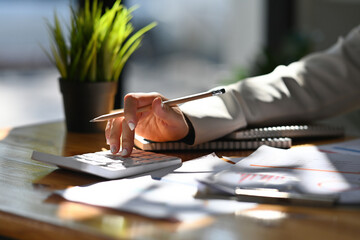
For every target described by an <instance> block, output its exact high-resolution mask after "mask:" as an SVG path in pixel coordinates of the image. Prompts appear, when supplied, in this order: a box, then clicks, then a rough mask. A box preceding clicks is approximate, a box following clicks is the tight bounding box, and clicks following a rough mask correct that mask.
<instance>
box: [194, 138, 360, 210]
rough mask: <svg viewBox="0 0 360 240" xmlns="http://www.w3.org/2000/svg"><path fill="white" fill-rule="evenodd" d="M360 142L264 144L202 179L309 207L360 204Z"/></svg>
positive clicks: (221, 190)
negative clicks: (290, 145)
mask: <svg viewBox="0 0 360 240" xmlns="http://www.w3.org/2000/svg"><path fill="white" fill-rule="evenodd" d="M359 175H360V141H359V140H353V141H349V142H344V143H339V144H334V145H323V146H318V147H297V148H292V149H288V150H284V149H277V148H272V147H268V146H262V147H260V148H259V149H258V150H257V151H255V152H254V153H253V154H252V155H250V156H249V157H247V158H244V159H242V160H241V161H240V162H238V163H237V164H235V165H234V166H233V167H231V168H230V169H227V170H224V171H221V172H218V173H215V174H212V175H211V176H209V177H207V178H206V179H203V180H200V182H202V183H203V184H204V185H206V186H207V188H208V190H209V189H210V190H212V192H213V193H216V194H220V195H221V194H223V195H224V194H228V195H233V196H236V197H238V199H261V200H263V201H266V200H267V201H272V202H274V201H275V200H278V201H280V202H288V203H299V204H306V205H332V204H335V203H337V204H359V203H360V179H359Z"/></svg>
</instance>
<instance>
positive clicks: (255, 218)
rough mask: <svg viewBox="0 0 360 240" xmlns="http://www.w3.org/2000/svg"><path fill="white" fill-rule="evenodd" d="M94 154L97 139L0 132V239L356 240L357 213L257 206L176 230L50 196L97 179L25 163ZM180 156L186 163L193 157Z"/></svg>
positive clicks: (43, 131) (46, 131)
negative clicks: (47, 156) (45, 156)
mask: <svg viewBox="0 0 360 240" xmlns="http://www.w3.org/2000/svg"><path fill="white" fill-rule="evenodd" d="M102 147H106V145H105V141H104V137H103V134H74V133H68V134H67V133H66V131H65V127H64V124H63V123H62V122H57V123H49V124H41V125H34V126H28V127H22V128H15V129H3V130H1V131H0V192H1V194H0V235H2V236H7V237H10V238H16V239H129V238H135V239H136V238H137V239H170V238H171V239H224V240H225V239H252V240H256V239H277V240H278V239H302V240H303V239H306V240H308V239H326V240H329V239H336V240H338V239H342V240H343V239H358V238H359V236H360V209H358V208H349V207H336V208H311V207H295V206H279V205H258V206H257V207H255V208H253V209H250V210H244V211H241V212H238V213H236V214H234V215H225V216H216V217H211V218H210V217H209V218H206V219H203V220H201V221H197V222H189V223H177V222H167V221H160V220H153V219H149V218H145V217H142V216H137V215H132V214H128V213H123V212H119V211H114V210H109V209H104V208H99V207H93V206H88V205H82V204H77V203H72V202H67V201H63V200H61V199H60V198H58V197H55V196H54V195H52V194H51V192H52V190H54V189H64V188H66V187H69V186H73V185H82V184H87V183H94V182H97V181H101V180H103V179H100V178H97V177H92V176H89V175H86V174H79V173H74V172H71V171H65V170H56V168H55V167H49V166H48V165H45V164H41V163H39V162H36V161H33V160H31V159H30V155H31V152H32V150H38V151H44V152H48V153H52V154H63V155H74V154H80V153H85V152H93V151H97V150H100V149H101V148H102ZM198 154H201V155H203V154H205V153H198ZM231 154H234V155H246V154H249V152H237V153H236V152H234V153H231ZM227 155H230V154H227ZM182 156H183V157H184V158H185V159H188V158H192V157H195V156H196V154H195V155H193V154H184V155H182ZM0 238H1V237H0Z"/></svg>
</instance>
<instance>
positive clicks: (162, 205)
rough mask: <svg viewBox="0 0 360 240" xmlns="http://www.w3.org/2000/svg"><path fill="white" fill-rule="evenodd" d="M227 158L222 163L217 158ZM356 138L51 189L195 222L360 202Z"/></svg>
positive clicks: (212, 156) (213, 158) (263, 148)
mask: <svg viewBox="0 0 360 240" xmlns="http://www.w3.org/2000/svg"><path fill="white" fill-rule="evenodd" d="M224 159H227V161H224ZM359 176H360V139H357V140H354V141H349V142H344V143H340V144H335V145H323V146H319V147H297V148H292V149H288V150H284V149H279V148H274V147H269V146H261V147H259V148H258V149H257V150H256V151H255V152H254V153H253V154H252V155H250V156H249V157H246V158H226V157H224V158H223V159H220V158H218V157H217V156H216V155H215V154H210V155H206V156H203V157H201V158H198V159H195V160H191V161H187V162H185V163H183V165H182V166H181V167H180V168H177V169H174V167H170V168H165V169H162V170H158V171H154V172H151V173H149V174H148V175H145V176H138V177H134V178H126V179H119V180H112V181H104V182H99V183H96V184H92V185H87V186H78V187H72V188H69V189H66V190H62V191H57V192H56V193H57V194H59V195H61V196H62V197H64V198H65V199H67V200H70V201H75V202H81V203H86V204H92V205H96V206H102V207H108V208H112V209H117V210H121V211H126V212H131V213H135V214H139V215H143V216H147V217H151V218H160V219H171V220H175V221H189V220H197V219H199V218H203V217H207V216H209V215H214V214H232V213H235V212H238V211H241V210H244V209H249V208H254V207H256V204H257V203H258V202H260V203H261V202H275V203H291V204H292V203H294V204H304V205H314V206H315V205H316V206H319V205H320V206H329V205H333V204H359V203H360V178H359Z"/></svg>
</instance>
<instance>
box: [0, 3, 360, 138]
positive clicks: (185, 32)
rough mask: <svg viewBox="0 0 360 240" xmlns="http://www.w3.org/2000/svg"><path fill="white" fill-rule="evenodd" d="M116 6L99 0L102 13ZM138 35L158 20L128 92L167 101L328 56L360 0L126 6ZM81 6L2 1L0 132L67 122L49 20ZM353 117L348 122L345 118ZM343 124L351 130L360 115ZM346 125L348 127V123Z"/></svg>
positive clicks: (131, 69)
mask: <svg viewBox="0 0 360 240" xmlns="http://www.w3.org/2000/svg"><path fill="white" fill-rule="evenodd" d="M112 3H113V1H110V0H104V4H105V5H108V6H110V5H112ZM123 3H124V4H125V5H127V6H133V5H135V4H138V5H139V6H140V7H139V8H138V9H137V10H136V11H135V12H134V14H133V15H134V18H133V24H134V26H135V27H136V28H140V27H142V26H145V25H146V24H148V23H150V22H152V21H157V22H158V26H157V27H156V28H155V29H153V30H151V32H149V33H148V34H147V35H146V36H145V38H144V40H143V44H142V47H141V48H140V49H139V50H138V51H137V52H136V53H135V54H134V55H133V57H132V58H131V59H130V61H129V62H128V63H127V65H126V67H125V69H124V72H123V75H122V81H121V82H122V84H121V85H120V88H119V94H118V96H117V100H118V101H117V103H116V104H117V106H116V107H117V108H119V107H121V101H120V100H121V99H122V96H123V95H124V94H125V93H128V92H134V91H136V92H139V91H143V92H149V91H157V92H161V93H163V94H164V95H165V96H167V97H169V98H172V97H178V96H182V95H186V94H192V93H196V92H200V91H204V90H207V89H209V88H211V87H214V86H217V85H222V84H227V83H231V82H234V81H236V80H239V79H242V78H245V77H249V76H254V75H259V74H264V73H267V72H270V71H272V70H273V69H274V67H275V66H277V65H279V64H288V63H290V62H292V61H295V60H297V59H299V58H301V57H302V56H304V55H306V54H308V53H309V52H312V51H320V50H323V49H326V48H328V47H330V46H331V45H332V44H333V43H335V42H336V41H337V39H338V38H339V36H344V35H345V34H346V33H348V32H349V31H350V30H351V29H352V28H354V27H355V26H357V25H358V24H359V23H360V14H359V13H360V0H196V1H192V0H181V1H179V0H124V1H123ZM82 5H83V1H82V0H78V1H76V0H0V113H1V117H0V127H16V126H22V125H26V124H37V123H42V122H48V121H57V120H61V119H64V114H63V106H62V99H61V94H60V91H59V87H58V82H57V81H58V76H59V75H58V73H57V70H56V69H55V68H54V66H52V64H51V63H50V62H49V60H48V59H47V57H46V55H45V54H44V52H43V50H42V47H43V48H45V49H48V48H49V42H50V41H49V34H48V31H47V26H46V19H48V20H50V22H51V21H52V18H53V14H54V11H56V12H57V14H58V15H59V16H60V18H61V19H62V21H63V22H64V23H66V24H67V23H68V22H69V17H70V15H69V14H70V11H69V6H73V7H75V8H78V7H81V6H82ZM348 116H350V118H349V117H348ZM344 119H345V118H343V117H340V118H334V120H330V121H335V122H339V121H346V124H347V125H348V126H350V128H349V129H350V131H357V127H359V126H357V125H358V124H356V123H358V122H360V114H359V113H358V112H355V113H351V114H349V115H347V117H346V120H344ZM349 119H350V120H349Z"/></svg>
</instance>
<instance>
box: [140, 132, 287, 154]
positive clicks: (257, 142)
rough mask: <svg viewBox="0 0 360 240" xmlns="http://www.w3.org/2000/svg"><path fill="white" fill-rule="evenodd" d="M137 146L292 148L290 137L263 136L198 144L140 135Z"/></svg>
mask: <svg viewBox="0 0 360 240" xmlns="http://www.w3.org/2000/svg"><path fill="white" fill-rule="evenodd" d="M134 142H135V146H136V147H137V148H139V149H142V150H146V151H176V150H247V149H249V150H250V149H257V148H258V147H260V146H261V145H268V146H272V147H278V148H290V147H291V139H290V138H261V139H251V140H228V139H218V140H215V141H210V142H206V143H201V144H197V145H194V146H193V145H188V144H186V143H183V142H153V141H150V140H147V139H145V138H143V137H140V136H137V135H136V136H135V141H134Z"/></svg>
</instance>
